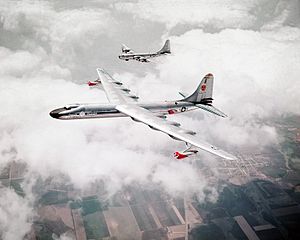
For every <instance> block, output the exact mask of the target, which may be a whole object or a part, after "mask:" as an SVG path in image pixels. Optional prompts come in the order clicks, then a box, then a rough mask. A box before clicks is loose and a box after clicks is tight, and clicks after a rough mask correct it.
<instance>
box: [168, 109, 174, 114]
mask: <svg viewBox="0 0 300 240" xmlns="http://www.w3.org/2000/svg"><path fill="white" fill-rule="evenodd" d="M168 113H169V114H174V113H176V110H174V109H169V110H168Z"/></svg>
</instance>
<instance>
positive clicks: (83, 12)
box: [0, 0, 300, 239]
mask: <svg viewBox="0 0 300 240" xmlns="http://www.w3.org/2000/svg"><path fill="white" fill-rule="evenodd" d="M271 2H272V3H271ZM271 2H270V1H241V2H239V3H236V1H229V0H228V1H209V2H205V1H197V2H194V1H192V2H191V3H190V4H184V5H182V4H181V3H178V4H171V2H168V1H164V3H162V2H160V1H138V2H137V3H132V2H117V1H115V2H113V3H111V2H110V1H99V2H98V1H91V2H90V3H86V5H85V6H82V4H79V3H77V2H76V1H75V2H74V1H73V2H69V3H68V2H66V3H61V2H60V1H54V2H50V1H49V2H47V1H19V2H14V3H12V2H7V1H2V2H0V3H1V4H0V6H1V7H0V77H1V81H0V101H1V102H2V103H3V104H1V107H2V109H1V112H0V154H1V161H0V168H2V167H4V166H5V165H6V164H7V163H8V162H9V161H11V160H16V161H24V162H26V163H27V165H28V170H29V172H34V173H35V174H38V175H40V176H42V177H43V178H47V177H49V176H55V175H56V174H58V173H63V174H66V175H67V176H68V177H70V179H71V181H72V183H73V184H75V185H76V186H77V187H82V188H84V187H85V186H87V185H88V184H90V183H91V182H94V181H96V180H97V179H101V180H103V181H105V183H106V185H105V186H106V189H107V191H108V193H109V195H111V194H113V193H115V192H116V191H118V190H119V189H120V188H122V186H124V185H127V184H130V183H133V182H138V183H141V184H155V185H157V186H160V187H163V188H164V189H165V190H166V191H167V192H168V193H170V194H174V195H178V194H183V193H186V192H189V193H197V194H198V196H199V198H200V199H205V196H204V194H203V190H204V189H205V188H208V187H210V186H209V185H208V182H207V181H206V180H205V178H204V176H202V175H199V172H197V170H196V169H195V167H193V166H192V165H190V164H188V163H187V162H176V161H173V160H172V158H171V155H172V152H173V151H174V150H177V149H178V147H179V148H182V147H183V144H182V143H179V142H176V141H173V140H171V139H170V138H169V137H168V136H165V135H164V134H162V133H159V132H156V131H150V130H149V128H148V127H147V126H145V125H142V124H138V123H135V122H133V121H131V120H130V119H125V118H122V119H103V120H86V121H58V120H55V119H51V118H50V117H49V115H48V114H49V111H50V110H52V109H54V108H56V107H60V106H63V105H65V104H68V103H74V102H79V103H80V102H106V101H107V100H106V98H105V95H104V93H103V92H101V91H99V90H97V89H89V88H88V87H87V86H86V85H83V84H82V83H84V82H86V81H87V80H93V79H94V78H95V77H96V72H95V68H96V67H98V66H100V67H104V68H106V69H107V70H108V71H109V72H110V73H111V74H113V75H114V76H115V78H117V79H119V80H122V81H124V82H126V83H127V84H128V86H129V87H130V88H131V89H132V90H133V91H135V92H137V93H138V94H139V95H140V97H141V101H143V100H145V101H148V100H151V101H154V100H167V99H168V100H170V99H178V98H179V95H178V94H177V92H178V91H179V90H180V91H183V92H188V93H189V92H192V91H193V90H194V88H196V86H197V84H198V83H199V82H200V80H201V78H202V77H203V76H204V75H205V74H206V73H208V72H212V73H214V75H215V88H214V98H215V101H214V104H215V105H216V106H217V107H219V108H220V109H221V110H223V111H224V112H226V113H227V114H228V115H229V116H230V117H229V118H227V119H220V118H217V117H214V116H212V115H209V114H208V113H201V111H197V112H194V113H187V114H186V115H183V116H175V117H174V119H175V120H178V121H180V122H181V123H182V125H183V127H186V128H189V129H194V130H196V131H197V132H199V138H202V139H204V140H207V141H210V142H212V143H216V144H218V146H220V147H223V148H227V149H229V150H230V149H231V150H232V149H235V148H237V147H243V146H251V147H255V148H263V147H264V146H266V145H269V144H276V143H277V135H276V131H275V129H274V128H273V127H272V126H268V125H267V124H265V123H264V121H263V120H264V119H268V118H272V117H274V116H278V115H281V114H286V113H294V114H300V109H299V108H300V106H299V104H296V103H297V102H298V99H297V98H298V96H299V89H300V86H299V81H297V78H298V76H299V75H300V66H299V65H300V55H299V49H300V30H299V16H298V15H297V14H295V9H299V4H298V3H297V1H292V0H291V1H279V0H278V1H271ZM183 9H184V11H183ZM166 38H169V39H170V40H171V48H172V51H173V54H172V56H169V57H166V58H161V59H157V60H156V63H150V64H148V65H147V64H141V63H132V62H129V63H125V62H121V61H120V60H118V59H117V55H118V54H119V51H120V44H121V43H126V44H127V45H129V46H131V47H132V48H134V49H136V50H141V51H148V50H149V51H150V50H153V51H154V50H157V48H159V47H160V45H161V44H162V43H163V42H164V40H165V39H166ZM199 159H200V160H206V161H214V159H213V158H210V157H207V156H206V155H205V154H200V156H199ZM206 161H204V162H206ZM28 176H32V175H30V174H28ZM1 191H2V190H1ZM30 191H31V190H30V188H28V191H27V193H28V194H30ZM211 191H212V196H211V197H212V198H213V197H215V194H216V193H215V191H214V190H213V189H212V190H211ZM1 198H2V200H1V201H0V209H5V206H6V205H5V204H6V203H8V202H11V201H12V202H14V203H15V204H17V206H18V207H20V208H21V209H22V211H24V212H26V213H27V214H24V218H22V219H21V220H22V221H23V223H24V224H25V227H24V231H22V232H19V233H18V234H20V236H21V235H24V233H25V232H26V231H28V226H29V225H28V223H27V222H28V216H30V211H31V209H30V207H28V205H26V204H25V203H24V204H23V203H22V201H21V200H22V199H21V198H20V197H18V196H16V195H15V194H14V193H13V192H12V191H11V190H3V194H1ZM12 199H13V200H12ZM16 209H17V208H16ZM5 214H6V215H14V213H5ZM6 215H5V216H6ZM0 221H1V220H0ZM2 221H3V222H5V220H2ZM3 226H8V225H7V224H6V223H3ZM1 231H2V232H3V234H2V236H3V238H4V239H5V237H6V238H7V239H10V238H9V236H10V235H9V234H12V233H13V232H14V229H9V228H8V227H4V228H2V229H1ZM20 238H21V237H20Z"/></svg>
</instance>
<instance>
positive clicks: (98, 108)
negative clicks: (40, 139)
mask: <svg viewBox="0 0 300 240" xmlns="http://www.w3.org/2000/svg"><path fill="white" fill-rule="evenodd" d="M133 104H137V105H138V106H139V107H142V108H145V109H147V110H149V111H151V112H153V113H155V114H156V115H157V116H159V117H164V116H165V115H170V114H177V113H182V112H186V111H191V110H195V109H198V107H196V106H195V105H194V104H193V103H190V102H179V101H178V102H177V101H165V102H158V103H133ZM50 116H51V117H53V118H57V119H61V120H72V119H88V118H113V117H128V116H127V115H125V114H123V113H121V112H119V111H118V110H117V109H116V105H114V104H110V103H107V104H97V103H92V104H91V103H89V104H69V105H66V106H65V107H62V108H58V109H55V110H53V111H51V112H50Z"/></svg>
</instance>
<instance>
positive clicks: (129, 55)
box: [119, 53, 166, 61]
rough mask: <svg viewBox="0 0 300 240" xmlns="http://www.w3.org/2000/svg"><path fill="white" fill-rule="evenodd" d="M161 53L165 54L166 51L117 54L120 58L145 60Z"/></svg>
mask: <svg viewBox="0 0 300 240" xmlns="http://www.w3.org/2000/svg"><path fill="white" fill-rule="evenodd" d="M161 55H166V53H123V54H121V55H119V59H121V60H125V61H128V60H137V61H140V60H145V59H147V58H153V57H158V56H161Z"/></svg>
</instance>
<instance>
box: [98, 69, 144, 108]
mask: <svg viewBox="0 0 300 240" xmlns="http://www.w3.org/2000/svg"><path fill="white" fill-rule="evenodd" d="M97 72H98V75H99V79H100V81H101V84H102V87H103V89H104V91H105V94H106V97H107V99H108V101H109V102H111V103H114V104H125V103H130V102H136V101H137V100H138V97H137V96H135V95H133V94H130V93H129V92H130V90H129V89H128V88H126V87H124V85H123V83H121V82H119V81H116V80H115V79H113V78H112V77H111V76H110V75H109V74H108V73H107V72H105V71H104V70H103V69H101V68H97Z"/></svg>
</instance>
